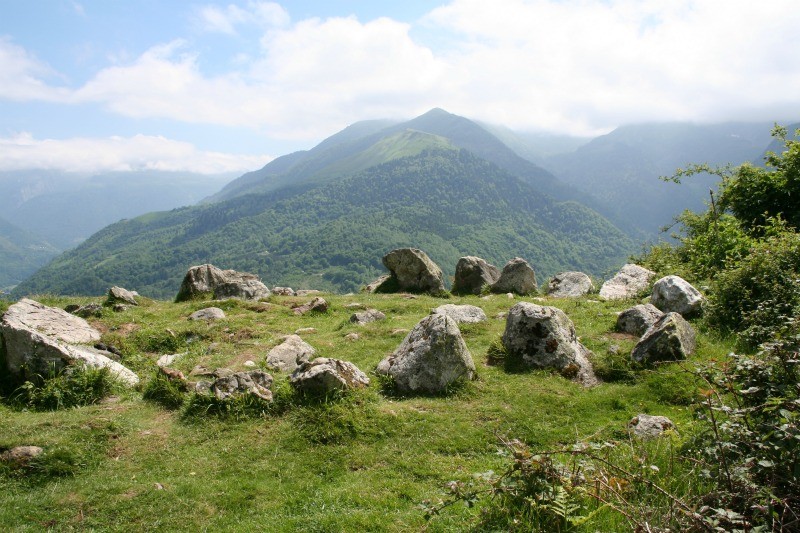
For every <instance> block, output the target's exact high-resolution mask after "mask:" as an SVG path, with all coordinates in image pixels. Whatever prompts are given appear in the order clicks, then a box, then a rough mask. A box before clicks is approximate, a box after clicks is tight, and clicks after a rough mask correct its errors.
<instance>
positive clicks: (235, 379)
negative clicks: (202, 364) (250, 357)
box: [195, 369, 272, 401]
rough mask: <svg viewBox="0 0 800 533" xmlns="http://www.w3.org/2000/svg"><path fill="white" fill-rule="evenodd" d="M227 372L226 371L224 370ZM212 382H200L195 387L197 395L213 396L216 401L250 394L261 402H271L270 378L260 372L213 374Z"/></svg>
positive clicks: (217, 372) (218, 372)
mask: <svg viewBox="0 0 800 533" xmlns="http://www.w3.org/2000/svg"><path fill="white" fill-rule="evenodd" d="M225 370H228V369H225ZM215 375H217V376H218V377H217V379H215V380H214V381H213V382H208V381H200V382H198V383H197V385H196V386H195V391H196V392H197V393H198V394H206V395H214V396H215V397H216V398H217V399H218V400H226V399H228V398H232V397H234V396H240V395H245V394H252V395H253V396H256V397H258V398H261V399H262V400H266V401H272V391H271V390H270V387H271V386H272V376H271V375H269V374H267V373H266V372H264V371H262V370H250V371H248V372H233V371H230V370H228V371H227V372H220V371H219V370H217V371H216V372H215Z"/></svg>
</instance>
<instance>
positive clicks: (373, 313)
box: [350, 309, 386, 326]
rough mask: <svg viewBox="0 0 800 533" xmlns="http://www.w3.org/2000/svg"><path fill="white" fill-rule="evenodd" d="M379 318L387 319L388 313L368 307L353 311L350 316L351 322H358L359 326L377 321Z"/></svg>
mask: <svg viewBox="0 0 800 533" xmlns="http://www.w3.org/2000/svg"><path fill="white" fill-rule="evenodd" d="M378 320H386V315H385V314H383V313H381V312H380V311H378V310H377V309H367V310H366V311H359V312H358V313H353V314H352V315H351V316H350V322H352V323H354V324H358V325H359V326H363V325H365V324H369V323H370V322H376V321H378Z"/></svg>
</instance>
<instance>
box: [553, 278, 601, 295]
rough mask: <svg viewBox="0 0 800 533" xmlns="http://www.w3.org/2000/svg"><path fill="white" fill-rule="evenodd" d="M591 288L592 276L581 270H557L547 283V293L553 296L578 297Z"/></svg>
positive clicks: (587, 292)
mask: <svg viewBox="0 0 800 533" xmlns="http://www.w3.org/2000/svg"><path fill="white" fill-rule="evenodd" d="M593 290H594V283H592V278H590V277H589V276H587V275H586V274H584V273H583V272H559V273H558V274H556V275H555V276H553V277H552V278H551V279H550V281H549V282H548V284H547V295H548V296H551V297H553V298H580V297H581V296H585V295H587V294H589V293H590V292H592V291H593Z"/></svg>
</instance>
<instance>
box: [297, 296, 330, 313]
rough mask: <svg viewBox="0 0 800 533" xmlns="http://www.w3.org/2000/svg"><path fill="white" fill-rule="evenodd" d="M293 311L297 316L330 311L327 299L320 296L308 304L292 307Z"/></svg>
mask: <svg viewBox="0 0 800 533" xmlns="http://www.w3.org/2000/svg"><path fill="white" fill-rule="evenodd" d="M292 310H293V311H294V314H296V315H304V314H306V313H309V312H311V311H314V312H315V313H325V312H326V311H327V310H328V302H326V301H325V298H320V297H319V296H318V297H316V298H314V299H313V300H311V301H310V302H308V303H306V304H303V305H297V306H295V307H292Z"/></svg>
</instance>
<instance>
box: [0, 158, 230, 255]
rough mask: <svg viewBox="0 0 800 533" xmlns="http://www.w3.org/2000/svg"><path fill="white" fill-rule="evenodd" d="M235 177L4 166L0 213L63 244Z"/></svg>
mask: <svg viewBox="0 0 800 533" xmlns="http://www.w3.org/2000/svg"><path fill="white" fill-rule="evenodd" d="M231 177H232V176H230V175H203V174H195V173H189V172H161V171H133V172H107V173H102V174H96V175H83V174H76V173H70V172H60V171H53V170H35V169H34V170H21V171H11V172H0V213H3V216H4V217H5V218H6V219H7V220H8V221H9V222H11V223H13V224H14V225H16V226H18V227H20V228H23V229H25V230H27V231H29V232H32V233H35V234H37V235H41V236H42V237H43V238H44V239H46V240H47V241H48V242H49V243H51V244H52V245H53V246H55V247H56V248H58V249H60V250H65V249H68V248H71V247H73V246H75V245H77V244H78V243H80V242H82V241H83V240H84V239H86V238H87V237H89V236H90V235H92V234H93V233H94V232H96V231H98V230H99V229H101V228H103V227H105V226H107V225H108V224H110V223H112V222H116V221H118V220H120V219H122V218H126V217H133V216H137V215H141V214H143V213H147V212H149V211H158V210H164V209H172V208H173V207H178V206H184V205H191V204H195V203H197V202H198V201H200V200H201V199H203V198H205V197H206V196H208V195H209V194H212V193H213V192H214V191H216V190H218V189H219V188H220V187H221V186H222V185H223V184H224V183H225V182H227V181H228V180H229V179H230V178H231ZM3 266H4V265H3V263H0V269H2V268H3Z"/></svg>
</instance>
